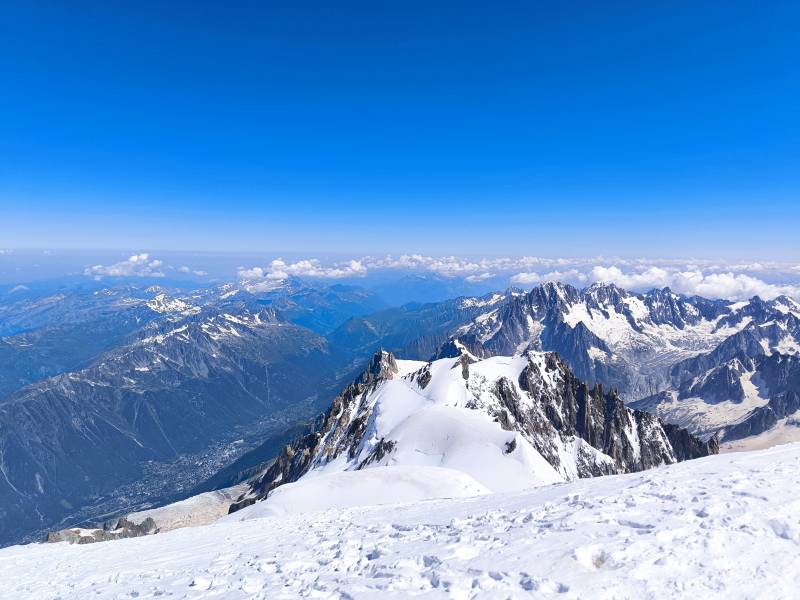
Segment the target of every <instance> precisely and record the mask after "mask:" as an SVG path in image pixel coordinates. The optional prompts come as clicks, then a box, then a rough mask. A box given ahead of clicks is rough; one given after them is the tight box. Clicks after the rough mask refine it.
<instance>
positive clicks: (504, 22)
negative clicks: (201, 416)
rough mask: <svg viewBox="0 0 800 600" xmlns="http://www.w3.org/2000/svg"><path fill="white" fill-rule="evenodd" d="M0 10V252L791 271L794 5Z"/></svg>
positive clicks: (49, 5)
mask: <svg viewBox="0 0 800 600" xmlns="http://www.w3.org/2000/svg"><path fill="white" fill-rule="evenodd" d="M601 6H602V8H601ZM0 12H2V18H1V19H0V27H2V39H3V46H4V51H3V52H2V53H0V77H2V81H3V92H2V94H0V130H2V135H0V246H1V247H39V248H41V247H53V248H120V249H132V250H140V251H142V250H150V251H153V250H158V249H162V250H209V251H244V250H247V251H283V252H341V253H382V252H394V253H400V252H424V253H433V254H437V253H438V254H441V253H447V254H458V253H462V254H463V253H470V254H478V255H497V254H504V253H516V254H537V255H550V256H579V255H587V254H605V255H609V254H615V255H625V256H707V257H722V258H731V259H734V258H747V257H750V258H772V259H787V260H788V259H796V258H800V244H798V243H797V231H798V225H800V202H798V192H800V175H798V172H799V171H800V169H798V164H799V163H798V159H800V133H799V132H800V116H799V113H800V110H798V108H797V107H798V106H800V75H798V69H797V68H796V62H797V57H798V54H797V34H796V32H797V31H798V30H800V5H799V4H797V3H796V2H770V3H756V2H736V1H734V2H694V3H681V5H680V6H679V5H678V3H674V2H672V3H670V2H615V3H597V2H585V3H580V2H576V3H569V2H565V3H539V2H493V3H485V2H475V3H472V2H460V3H431V2H414V1H405V2H337V3H330V2H325V3H323V2H319V3H315V2H304V3H266V2H234V3H231V2H228V3H203V2H192V3H189V2H185V3H182V2H171V3H139V2H136V3H134V2H84V3H80V9H78V8H76V5H75V3H68V2H42V1H39V2H30V1H26V2H18V3H15V2H5V3H3V6H2V8H0Z"/></svg>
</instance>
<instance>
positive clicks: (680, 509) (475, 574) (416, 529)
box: [0, 444, 800, 600]
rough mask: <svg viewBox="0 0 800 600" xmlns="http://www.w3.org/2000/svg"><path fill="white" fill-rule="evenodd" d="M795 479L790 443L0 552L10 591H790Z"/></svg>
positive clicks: (796, 565)
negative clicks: (653, 465)
mask: <svg viewBox="0 0 800 600" xmlns="http://www.w3.org/2000/svg"><path fill="white" fill-rule="evenodd" d="M391 469H392V467H386V472H387V473H389V472H390V470H391ZM372 471H373V473H374V471H375V470H372ZM353 475H357V473H356V474H353ZM373 477H374V475H373ZM798 490H800V444H792V445H787V446H781V447H778V448H773V449H770V450H764V451H758V452H750V453H735V454H727V455H720V456H712V457H708V458H703V459H698V460H693V461H688V462H684V463H679V464H675V465H671V466H667V467H661V468H657V469H652V470H649V471H644V472H641V473H634V474H630V475H619V476H610V477H601V478H596V479H584V480H579V481H575V482H572V483H566V484H556V485H552V486H548V487H542V488H537V489H534V490H529V491H525V492H515V493H506V494H490V495H481V496H476V497H470V498H457V499H439V500H429V501H424V502H418V503H416V504H405V505H389V506H386V505H384V506H373V507H368V508H367V507H359V508H349V509H339V510H328V511H321V512H308V513H304V514H287V513H282V514H280V515H279V516H267V517H263V518H258V511H260V510H262V509H261V508H260V507H259V505H258V504H256V505H254V506H253V507H250V508H248V509H245V510H242V511H240V513H237V514H234V515H231V516H229V517H226V518H225V519H223V521H221V522H218V523H215V524H213V525H208V526H203V527H197V528H187V529H180V530H175V531H171V532H168V533H164V534H158V535H155V536H149V537H143V538H136V539H127V540H121V541H114V542H106V543H100V544H92V545H88V546H77V545H74V546H70V545H67V544H63V543H62V544H50V545H31V546H18V547H12V548H6V549H4V550H0V596H2V598H4V599H5V598H9V599H12V598H13V599H18V600H26V599H29V598H30V599H33V598H35V599H37V600H38V599H41V598H62V599H67V598H81V599H83V598H152V597H162V598H163V597H167V598H169V597H172V598H296V597H315V598H381V599H384V598H405V597H408V596H411V595H422V596H424V597H427V598H450V597H452V598H508V597H512V598H517V597H550V596H557V597H560V598H593V599H594V598H672V597H695V598H725V599H726V600H730V599H732V598H793V597H797V590H798V589H800V558H798V557H800V495H798ZM267 503H268V501H267ZM262 504H266V503H262ZM262 514H263V513H262ZM248 517H249V518H248Z"/></svg>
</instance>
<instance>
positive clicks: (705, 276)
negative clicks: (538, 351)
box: [238, 254, 800, 299]
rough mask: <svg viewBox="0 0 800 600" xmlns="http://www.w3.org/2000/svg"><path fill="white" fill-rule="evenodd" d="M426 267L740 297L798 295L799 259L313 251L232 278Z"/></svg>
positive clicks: (466, 276)
mask: <svg viewBox="0 0 800 600" xmlns="http://www.w3.org/2000/svg"><path fill="white" fill-rule="evenodd" d="M391 270H395V271H410V272H426V273H431V274H435V275H438V276H441V277H446V278H461V279H463V280H464V281H466V282H468V283H472V284H476V285H477V284H482V285H484V286H488V285H494V286H502V285H509V284H511V285H518V286H522V287H530V286H533V285H537V284H540V283H543V282H545V281H562V282H565V283H571V284H573V285H576V286H579V287H583V286H586V285H589V284H591V283H593V282H598V281H602V282H612V283H615V284H617V285H619V286H621V287H624V288H626V289H629V290H633V291H645V290H649V289H652V288H663V287H670V288H672V289H673V290H674V291H676V292H678V293H681V294H688V295H692V294H698V295H702V296H705V297H708V298H728V299H743V298H749V297H751V296H754V295H758V296H761V297H763V298H774V297H775V296H778V295H781V294H786V295H790V296H795V297H797V296H800V265H797V264H794V263H778V262H736V263H734V262H730V263H728V262H721V261H710V260H678V259H644V258H639V259H623V258H607V257H583V258H544V257H535V256H523V257H502V258H460V257H456V256H443V257H434V256H425V255H421V254H408V255H401V256H397V257H395V256H391V255H389V256H384V257H378V258H376V257H362V258H358V259H351V260H349V261H344V262H336V263H332V264H331V265H327V266H326V265H325V264H324V263H323V262H321V261H320V260H319V259H304V260H298V261H296V262H293V263H288V262H286V261H284V260H283V259H276V260H273V261H272V263H271V264H270V265H269V267H266V268H262V267H253V268H249V269H248V268H240V269H239V273H238V275H239V279H240V280H241V281H242V282H243V283H245V284H246V286H247V287H248V289H251V290H254V291H256V290H264V289H271V288H273V287H274V286H275V285H276V283H277V282H279V281H282V280H284V279H286V278H288V277H290V276H295V277H301V278H303V277H305V278H317V279H350V278H361V277H366V276H367V275H368V274H370V273H374V272H383V271H391Z"/></svg>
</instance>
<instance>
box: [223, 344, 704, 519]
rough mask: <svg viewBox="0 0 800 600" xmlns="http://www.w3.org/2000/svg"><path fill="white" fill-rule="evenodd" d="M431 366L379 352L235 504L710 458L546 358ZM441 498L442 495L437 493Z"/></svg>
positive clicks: (518, 480) (514, 483) (532, 478)
mask: <svg viewBox="0 0 800 600" xmlns="http://www.w3.org/2000/svg"><path fill="white" fill-rule="evenodd" d="M451 350H453V351H455V353H457V356H454V357H447V358H441V359H437V360H433V361H431V362H428V363H424V362H420V361H404V360H396V359H395V357H394V356H393V355H392V354H391V353H388V352H383V351H381V352H377V353H376V354H375V356H374V357H373V358H372V360H371V361H370V364H369V366H368V367H367V369H366V370H365V371H364V373H362V374H361V375H360V376H359V378H358V379H357V380H356V381H355V382H353V383H352V384H351V385H349V386H347V387H346V388H345V389H344V390H343V391H342V393H341V394H340V395H339V396H338V397H337V398H336V399H334V401H333V403H332V404H331V406H330V408H329V409H328V411H327V413H326V414H325V415H324V417H322V418H321V419H320V421H319V422H318V423H317V425H316V427H315V428H314V429H313V431H311V432H310V433H308V434H305V435H302V436H300V437H299V438H297V439H296V440H295V441H294V442H292V444H290V445H288V446H286V447H285V448H284V449H283V450H282V452H281V453H280V454H279V455H278V457H277V459H276V460H275V461H274V462H271V463H270V464H269V465H267V466H265V469H264V470H263V471H262V472H261V473H260V474H259V475H258V476H256V477H255V478H253V479H252V480H251V481H250V486H251V488H250V490H249V491H248V493H247V494H244V495H243V496H242V498H241V499H240V500H239V501H238V502H237V503H236V504H235V505H234V509H240V508H242V507H244V506H248V505H250V504H252V503H253V502H257V501H259V500H263V499H264V498H266V497H267V496H268V495H269V494H270V493H271V492H272V491H273V490H275V489H278V490H279V489H280V486H283V485H286V484H287V483H293V482H296V481H298V480H301V481H302V480H303V479H307V478H311V477H318V476H321V475H330V474H332V473H341V472H348V471H356V470H362V469H373V468H376V467H382V466H392V467H439V468H445V469H452V470H455V471H459V472H461V473H462V474H465V475H467V476H468V477H469V478H471V479H472V480H474V481H476V482H477V483H478V484H480V486H482V487H484V488H486V489H488V490H490V491H493V492H506V491H512V490H519V489H525V488H529V487H534V486H539V485H546V484H550V483H555V482H561V481H566V480H571V479H575V478H577V477H593V476H597V475H607V474H612V473H625V472H630V471H640V470H643V469H647V468H650V467H653V466H657V465H661V464H670V463H673V462H676V461H678V460H686V459H690V458H697V457H699V456H706V455H708V454H709V453H710V452H711V453H713V452H716V446H715V441H712V442H710V443H704V442H701V441H700V440H698V439H697V438H693V437H692V436H690V435H689V434H688V433H687V432H686V431H684V430H680V429H678V428H675V427H665V426H662V424H661V423H660V422H659V421H658V419H657V418H656V417H654V416H653V415H650V414H648V413H644V412H641V411H634V410H630V409H628V408H626V407H625V405H624V404H623V403H622V401H621V400H620V399H619V397H618V396H617V395H616V394H615V393H613V392H611V393H604V392H603V390H602V388H601V387H599V386H597V387H595V388H589V387H588V386H586V385H585V384H583V383H582V382H580V381H579V380H578V379H577V378H575V376H574V375H573V374H572V373H571V372H570V371H569V369H568V368H567V367H566V365H565V364H564V363H563V362H562V361H561V360H560V359H559V358H558V356H557V355H555V354H553V353H542V352H533V351H528V352H526V353H524V354H520V355H515V356H494V357H491V358H487V359H484V360H480V361H479V360H477V359H475V357H473V356H472V355H470V354H469V353H468V352H465V351H464V349H463V347H460V346H459V345H458V344H456V345H455V346H454V347H453V348H451ZM440 495H451V494H450V493H449V492H448V490H447V488H446V486H444V487H441V489H440Z"/></svg>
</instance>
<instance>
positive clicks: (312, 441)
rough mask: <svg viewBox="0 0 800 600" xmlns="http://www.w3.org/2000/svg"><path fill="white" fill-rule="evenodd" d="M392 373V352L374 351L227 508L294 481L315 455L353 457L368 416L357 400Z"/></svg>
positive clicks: (233, 508) (239, 506) (394, 369)
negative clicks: (322, 411) (339, 430)
mask: <svg viewBox="0 0 800 600" xmlns="http://www.w3.org/2000/svg"><path fill="white" fill-rule="evenodd" d="M395 373H397V362H396V360H395V358H394V355H392V354H390V353H388V352H385V351H383V350H379V351H378V352H376V353H375V355H374V356H373V357H372V359H371V360H370V362H369V364H368V365H367V368H366V369H365V370H364V372H363V373H362V374H361V375H360V376H359V377H358V378H357V379H356V381H354V382H353V383H351V384H350V385H348V386H347V387H346V388H345V389H344V390H343V391H342V393H341V394H339V395H338V396H337V397H336V398H335V399H334V400H333V402H332V403H331V406H330V408H329V409H328V411H327V412H326V413H325V414H324V415H323V416H321V417H320V418H319V419H318V420H317V422H316V424H315V427H314V430H313V431H312V432H310V433H308V434H306V435H303V436H301V437H299V438H297V439H296V440H295V441H294V442H292V443H291V444H288V445H287V446H285V447H284V448H283V450H281V452H280V454H279V455H278V457H277V458H276V459H275V462H274V463H272V465H271V466H270V467H269V468H268V469H267V470H266V471H265V472H264V473H263V474H262V475H260V476H258V477H256V479H255V480H254V481H253V483H252V490H253V491H252V493H251V494H249V495H245V496H244V497H242V498H241V499H240V500H238V501H237V502H234V503H233V504H232V505H231V508H230V512H235V511H237V510H240V509H242V508H244V507H245V506H249V505H250V504H252V503H253V502H255V501H256V500H258V499H261V498H265V497H266V496H267V494H269V492H270V491H272V490H273V489H274V488H275V487H277V486H278V485H282V484H284V483H291V482H293V481H297V480H298V479H299V478H300V477H301V476H302V475H303V474H305V473H306V472H307V471H308V470H309V468H310V467H311V465H312V461H314V460H315V459H320V458H322V459H324V460H330V459H333V458H334V457H336V456H337V455H338V454H340V453H343V452H344V453H347V454H348V456H349V457H350V458H353V457H354V456H355V453H356V450H357V449H358V446H359V444H360V443H361V440H362V437H363V435H364V431H365V429H366V425H367V421H368V419H369V413H368V412H366V411H360V410H359V409H360V408H361V400H363V399H364V397H365V396H366V395H367V394H368V393H369V392H370V391H373V390H374V389H375V387H376V385H377V384H378V383H379V382H381V381H384V380H386V379H391V378H392V377H393V376H394V374H395ZM337 427H338V428H342V427H346V429H345V431H344V434H343V435H341V436H340V437H339V438H333V437H332V436H330V435H329V434H330V433H331V432H332V431H334V430H335V429H336V428H337ZM382 448H383V450H382V451H383V452H385V451H386V450H387V449H388V448H387V446H386V445H383V446H382Z"/></svg>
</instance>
